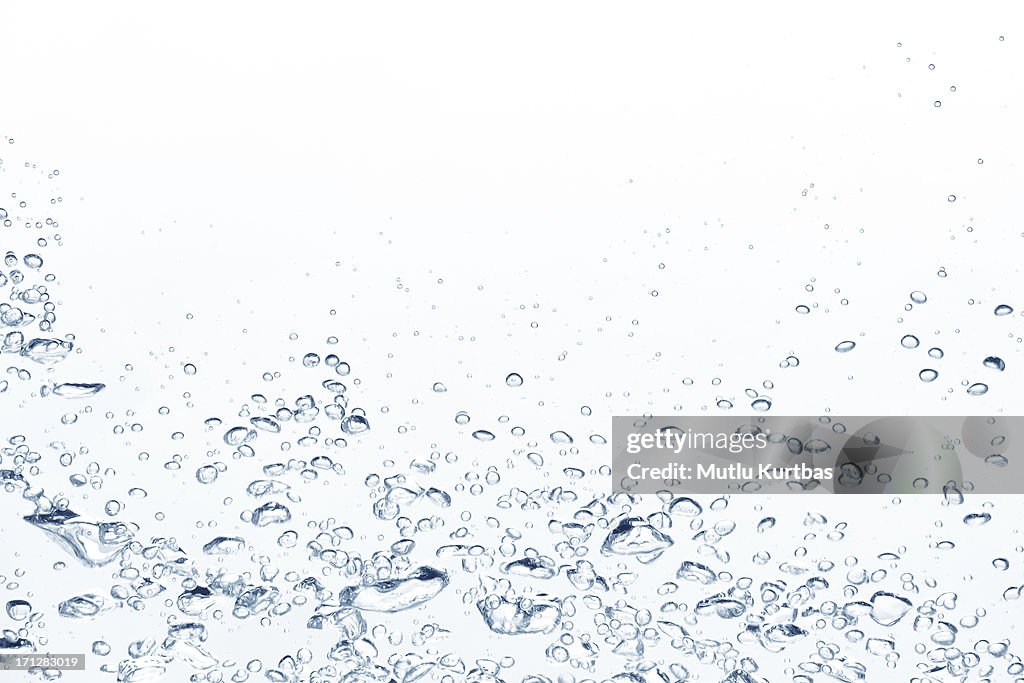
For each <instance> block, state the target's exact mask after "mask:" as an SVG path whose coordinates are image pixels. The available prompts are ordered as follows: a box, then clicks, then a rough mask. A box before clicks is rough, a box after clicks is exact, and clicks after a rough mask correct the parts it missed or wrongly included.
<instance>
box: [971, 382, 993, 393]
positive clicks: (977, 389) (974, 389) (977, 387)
mask: <svg viewBox="0 0 1024 683" xmlns="http://www.w3.org/2000/svg"><path fill="white" fill-rule="evenodd" d="M967 393H968V394H970V395H971V396H981V395H983V394H987V393H988V385H987V384H984V383H982V382H976V383H974V384H972V385H971V386H969V387H967Z"/></svg>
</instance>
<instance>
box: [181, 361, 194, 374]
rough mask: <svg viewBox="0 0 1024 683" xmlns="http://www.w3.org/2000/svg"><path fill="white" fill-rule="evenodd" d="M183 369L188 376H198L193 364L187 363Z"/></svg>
mask: <svg viewBox="0 0 1024 683" xmlns="http://www.w3.org/2000/svg"><path fill="white" fill-rule="evenodd" d="M182 369H183V370H184V371H185V374H186V375H194V374H196V366H195V365H193V364H192V363H185V367H184V368H182Z"/></svg>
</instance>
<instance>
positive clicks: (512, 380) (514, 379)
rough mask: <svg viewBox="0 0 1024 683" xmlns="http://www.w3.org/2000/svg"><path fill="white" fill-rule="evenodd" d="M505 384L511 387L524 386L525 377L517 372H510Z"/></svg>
mask: <svg viewBox="0 0 1024 683" xmlns="http://www.w3.org/2000/svg"><path fill="white" fill-rule="evenodd" d="M505 384H507V385H508V386H510V387H521V386H523V377H522V375H520V374H519V373H517V372H510V373H509V374H508V376H507V377H505Z"/></svg>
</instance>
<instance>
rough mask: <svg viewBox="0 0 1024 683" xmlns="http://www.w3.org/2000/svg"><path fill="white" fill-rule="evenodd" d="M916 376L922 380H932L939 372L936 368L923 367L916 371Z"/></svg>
mask: <svg viewBox="0 0 1024 683" xmlns="http://www.w3.org/2000/svg"><path fill="white" fill-rule="evenodd" d="M917 376H918V377H919V378H920V379H921V381H922V382H934V381H935V380H936V378H938V376H939V372H938V371H937V370H932V369H931V368H925V369H924V370H922V371H921V372H919V373H917Z"/></svg>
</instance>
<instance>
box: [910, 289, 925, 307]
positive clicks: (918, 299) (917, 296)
mask: <svg viewBox="0 0 1024 683" xmlns="http://www.w3.org/2000/svg"><path fill="white" fill-rule="evenodd" d="M910 300H911V301H913V302H914V303H915V304H923V303H925V302H926V301H928V295H926V294H925V293H924V292H921V291H917V290H915V291H913V292H911V293H910Z"/></svg>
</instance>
